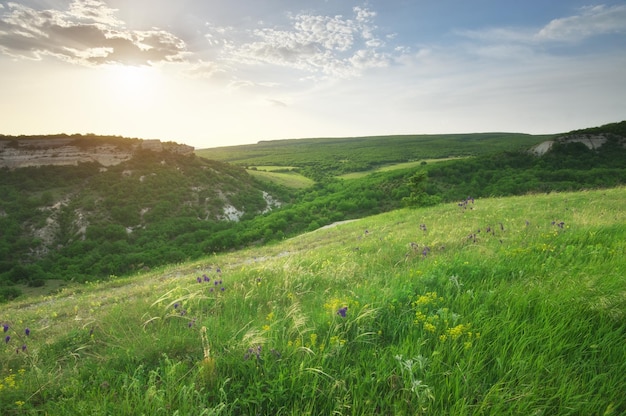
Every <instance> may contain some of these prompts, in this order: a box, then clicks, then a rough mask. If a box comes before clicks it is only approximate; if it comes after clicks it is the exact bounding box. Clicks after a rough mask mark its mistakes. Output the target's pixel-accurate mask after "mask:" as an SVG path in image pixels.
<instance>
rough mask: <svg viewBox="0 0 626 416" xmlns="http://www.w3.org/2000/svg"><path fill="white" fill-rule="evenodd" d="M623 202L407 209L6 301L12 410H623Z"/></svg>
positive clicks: (590, 199)
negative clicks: (274, 242) (53, 293)
mask: <svg viewBox="0 0 626 416" xmlns="http://www.w3.org/2000/svg"><path fill="white" fill-rule="evenodd" d="M625 200H626V189H625V188H619V189H611V190H604V191H593V192H580V193H564V194H550V195H532V196H525V197H516V198H501V199H484V200H476V201H472V200H471V199H470V200H464V201H463V202H460V203H459V204H449V205H442V206H438V207H433V208H428V209H419V210H399V211H395V212H391V213H387V214H383V215H379V216H375V217H369V218H365V219H362V220H359V221H355V222H352V223H347V224H341V225H339V226H337V227H334V228H327V229H321V230H318V231H315V232H312V233H309V234H306V235H303V236H300V237H298V238H294V239H290V240H286V241H284V242H282V243H281V244H277V245H273V246H268V247H262V248H256V249H251V250H244V251H239V252H236V253H230V254H227V255H220V256H212V257H209V258H206V259H204V260H203V261H199V262H195V263H187V264H182V265H177V266H171V267H168V268H164V269H161V270H158V271H153V272H151V273H148V274H143V275H138V276H136V277H133V278H130V279H123V280H122V279H118V280H114V281H112V282H106V283H102V284H99V283H93V284H89V285H86V286H81V287H75V288H70V289H65V290H64V291H63V292H61V293H60V294H58V295H56V296H51V297H47V298H42V299H34V300H33V299H31V300H27V301H22V302H18V303H13V304H8V305H3V306H2V307H1V309H0V323H1V324H4V325H5V326H6V327H7V331H6V332H5V333H4V336H7V335H8V336H10V337H11V338H10V339H9V341H8V342H5V343H3V346H2V348H3V349H2V350H1V351H0V358H1V361H0V362H1V364H0V365H1V368H0V409H2V412H1V413H3V414H8V415H11V414H16V415H17V414H46V413H47V414H55V415H63V414H94V415H99V414H138V415H140V414H145V415H154V414H179V415H186V414H189V415H191V414H193V415H227V414H228V415H229V414H235V415H251V414H272V415H296V414H297V415H301V414H314V415H329V414H346V415H371V414H380V415H389V414H397V415H402V414H411V415H415V414H424V415H426V414H428V415H432V414H435V415H449V414H454V415H501V414H516V415H517V414H519V415H557V414H558V415H568V414H569V415H592V414H599V415H618V414H624V413H626V398H625V397H624V395H623V392H624V391H626V379H624V374H626V348H625V347H624V345H625V344H624V341H625V339H626V281H625V280H624V276H625V275H626V261H625V260H624V258H625V256H624V255H625V254H626V210H624V208H623V201H625ZM25 328H29V334H28V335H26V332H25ZM22 345H24V346H25V349H24V350H22Z"/></svg>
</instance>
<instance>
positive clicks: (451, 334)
mask: <svg viewBox="0 0 626 416" xmlns="http://www.w3.org/2000/svg"><path fill="white" fill-rule="evenodd" d="M443 302H444V298H443V297H441V296H439V295H437V292H427V293H425V294H423V295H419V296H418V297H417V298H416V299H415V300H414V301H413V303H412V306H413V308H414V309H415V318H414V321H413V322H414V323H415V324H416V325H418V326H421V327H422V328H423V330H424V332H425V333H427V334H432V335H434V336H436V338H435V339H438V340H439V341H440V342H446V341H456V340H459V339H464V340H465V342H464V347H465V348H466V349H467V348H470V347H471V345H472V343H471V340H472V339H477V338H478V337H479V336H480V334H479V333H474V332H472V331H471V330H470V329H471V326H470V325H469V324H464V323H458V321H459V320H460V318H461V316H460V315H459V314H456V313H454V312H452V311H451V310H450V309H449V308H446V307H442V304H443Z"/></svg>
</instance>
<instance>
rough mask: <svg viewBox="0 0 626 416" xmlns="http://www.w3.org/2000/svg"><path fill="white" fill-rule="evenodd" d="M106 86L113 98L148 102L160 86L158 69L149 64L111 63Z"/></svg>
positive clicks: (122, 100)
mask: <svg viewBox="0 0 626 416" xmlns="http://www.w3.org/2000/svg"><path fill="white" fill-rule="evenodd" d="M105 78H106V82H105V83H104V84H105V88H107V90H108V93H109V94H110V95H111V98H112V99H114V100H117V101H120V102H125V103H131V104H148V103H149V101H150V100H151V99H152V97H153V96H154V93H155V89H156V88H157V87H158V69H156V68H153V67H149V66H129V65H111V66H109V67H107V68H106V77H105Z"/></svg>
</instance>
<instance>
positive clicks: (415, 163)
mask: <svg viewBox="0 0 626 416" xmlns="http://www.w3.org/2000/svg"><path fill="white" fill-rule="evenodd" d="M455 159H463V158H460V157H446V158H441V159H424V160H416V161H413V162H403V163H393V164H391V165H385V166H381V167H379V168H376V169H370V170H366V171H362V172H351V173H346V174H343V175H339V178H341V179H359V178H363V177H365V176H367V175H369V174H372V173H375V172H390V171H393V170H400V169H411V168H417V167H418V166H421V165H422V164H423V163H424V162H426V163H427V164H429V163H437V162H444V161H447V160H455Z"/></svg>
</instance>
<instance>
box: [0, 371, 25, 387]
mask: <svg viewBox="0 0 626 416" xmlns="http://www.w3.org/2000/svg"><path fill="white" fill-rule="evenodd" d="M25 372H26V370H24V369H23V368H22V369H20V370H19V371H18V372H17V374H15V373H14V372H13V370H12V369H9V374H8V375H6V376H5V377H2V378H0V392H2V391H3V390H11V389H13V390H16V389H18V388H19V387H20V379H19V378H18V377H22V376H23V375H24V373H25Z"/></svg>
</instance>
